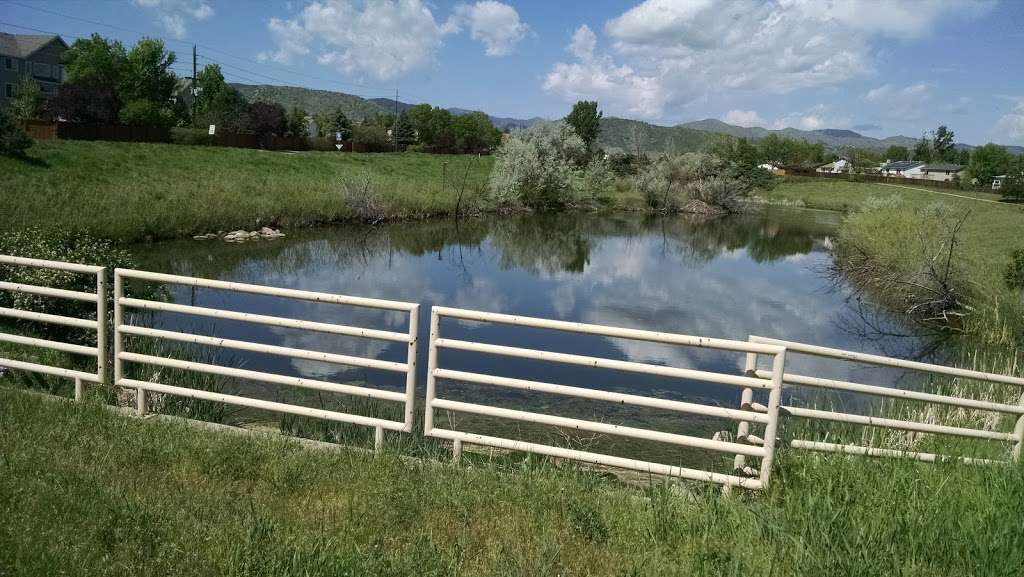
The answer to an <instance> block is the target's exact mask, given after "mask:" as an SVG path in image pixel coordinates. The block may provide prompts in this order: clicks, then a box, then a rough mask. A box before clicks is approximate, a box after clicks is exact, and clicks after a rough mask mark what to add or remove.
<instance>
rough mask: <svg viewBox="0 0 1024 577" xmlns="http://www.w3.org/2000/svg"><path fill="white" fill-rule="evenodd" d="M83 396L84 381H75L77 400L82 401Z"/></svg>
mask: <svg viewBox="0 0 1024 577" xmlns="http://www.w3.org/2000/svg"><path fill="white" fill-rule="evenodd" d="M82 396H83V391H82V379H75V400H76V401H81V400H82Z"/></svg>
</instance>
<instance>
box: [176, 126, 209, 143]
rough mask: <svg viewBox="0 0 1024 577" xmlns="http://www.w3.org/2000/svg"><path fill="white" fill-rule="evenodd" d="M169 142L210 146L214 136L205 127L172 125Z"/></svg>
mask: <svg viewBox="0 0 1024 577" xmlns="http://www.w3.org/2000/svg"><path fill="white" fill-rule="evenodd" d="M171 142H173V143H174V144H187V145H191V146H211V145H213V144H214V137H213V136H210V133H209V131H208V130H206V129H202V128H183V127H174V128H172V129H171Z"/></svg>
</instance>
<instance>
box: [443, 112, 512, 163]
mask: <svg viewBox="0 0 1024 577" xmlns="http://www.w3.org/2000/svg"><path fill="white" fill-rule="evenodd" d="M452 130H453V132H454V136H455V147H456V149H457V150H458V151H459V152H464V153H473V152H481V151H483V150H488V149H490V148H494V147H496V146H497V145H498V143H499V142H500V141H501V131H500V130H498V129H497V128H495V127H494V124H492V123H491V118H490V117H489V116H487V115H486V114H484V113H483V112H469V113H467V114H461V115H459V116H456V117H455V119H454V121H453V123H452Z"/></svg>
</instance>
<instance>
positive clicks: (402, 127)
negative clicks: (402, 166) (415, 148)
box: [394, 110, 416, 146]
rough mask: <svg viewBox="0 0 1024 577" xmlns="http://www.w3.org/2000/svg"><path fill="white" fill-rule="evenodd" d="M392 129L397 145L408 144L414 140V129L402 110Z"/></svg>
mask: <svg viewBox="0 0 1024 577" xmlns="http://www.w3.org/2000/svg"><path fill="white" fill-rule="evenodd" d="M394 130H395V132H394V134H395V137H396V138H397V139H398V144H399V146H408V145H410V144H413V143H415V142H416V129H414V128H413V127H412V122H411V121H410V120H409V115H408V114H406V112H405V111H404V110H403V111H402V112H401V113H399V115H398V120H397V121H396V122H395V129H394Z"/></svg>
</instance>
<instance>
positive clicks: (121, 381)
mask: <svg viewBox="0 0 1024 577" xmlns="http://www.w3.org/2000/svg"><path fill="white" fill-rule="evenodd" d="M127 279H134V280H138V281H144V282H149V283H159V284H172V285H182V286H191V287H199V288H208V289H214V290H223V291H230V292H238V293H245V294H254V295H264V296H273V297H281V298H287V299H292V300H301V301H310V302H316V303H324V304H331V305H347V306H353V307H361V308H372V309H380V310H385V311H396V312H402V313H406V314H407V315H408V330H407V331H406V332H392V331H382V330H376V329H369V328H363V327H351V326H346V325H340V324H334V323H325V322H318V321H307V320H301V319H292V318H286V317H275V316H268V315H260V314H252V313H244V312H237V311H228V310H220V309H214V308H206V307H197V306H189V305H179V304H173V303H166V302H161V301H154V300H145V299H138V298H128V297H126V296H125V292H124V284H125V281H126V280H127ZM114 296H115V308H114V330H115V333H114V375H115V377H114V378H115V382H116V383H117V385H118V386H121V387H124V388H127V389H134V390H135V391H136V406H137V410H138V412H139V414H140V415H141V414H145V412H146V410H147V403H146V394H147V392H153V393H160V394H165V395H177V396H183V397H188V398H193V399H201V400H207V401H215V402H222V403H226V404H230V405H236V406H242V407H249V408H254V409H262V410H267V411H274V412H279V413H285V414H292V415H300V416H307V417H314V418H319V419H326V420H330V421H338V422H344V423H351V424H355V425H363V426H368V427H374V428H375V429H376V434H375V445H376V446H377V447H378V448H379V447H380V444H381V442H382V441H383V431H384V430H392V431H402V432H410V431H412V427H413V420H414V419H413V417H414V412H413V411H414V406H415V405H414V398H415V387H416V349H417V331H418V328H419V305H418V304H414V303H404V302H399V301H388V300H380V299H371V298H363V297H353V296H345V295H337V294H330V293H320V292H311V291H304V290H295V289H285V288H273V287H266V286H260V285H251V284H244V283H237V282H227V281H219V280H210V279H200V278H194V277H184V276H178V275H170V274H163V273H155V272H144V271H137V270H126V269H117V270H115V271H114ZM126 309H138V310H149V311H161V312H172V313H179V314H185V315H192V316H200V317H206V318H214V319H220V320H231V321H240V322H245V323H250V324H259V325H266V326H275V327H284V328H291V329H299V330H307V331H313V332H321V333H329V334H336V335H343V336H349V337H356V338H367V339H377V340H385V341H388V342H401V343H405V344H406V345H407V347H408V351H407V354H406V360H405V362H394V361H383V360H378V359H374V358H366V357H357V356H351V355H341V354H334V353H330V352H325V351H312V350H306V349H300V348H294V347H283V346H276V345H268V344H264V343H257V342H250V341H243V340H235V339H226V338H220V337H213V336H206V335H195V334H191V333H183V332H178V331H168V330H161V329H155V328H149V327H143V326H137V325H132V324H129V323H126V322H125V310H126ZM129 335H130V336H136V337H146V338H150V339H155V340H157V341H173V342H181V343H190V344H195V345H201V346H208V347H215V348H222V349H232V350H239V351H248V352H256V353H263V354H268V355H276V356H282V357H288V358H293V359H303V360H311V361H319V362H324V363H330V364H335V365H343V366H351V367H362V368H371V369H380V370H384V371H391V372H397V373H404V374H405V375H406V379H405V384H406V386H405V390H404V391H403V392H395V391H386V390H380V389H374V388H370V387H365V386H357V385H348V384H341V383H332V382H327V381H321V380H316V379H307V378H300V377H292V376H287V375H280V374H275V373H268V372H262V371H254V370H247V369H240V368H233V367H225V366H220V365H214V364H207V363H199V362H193V361H187V360H181V359H174V358H168V357H163V356H155V355H147V354H141V353H135V352H129V351H126V350H124V349H125V338H124V337H125V336H129ZM126 362H128V363H139V364H145V365H151V366H157V367H165V368H171V369H180V370H184V371H192V372H198V373H203V374H210V375H219V376H224V377H231V378H237V379H244V380H250V381H257V382H263V383H269V384H277V385H284V386H289V387H296V388H303V389H310V390H316V391H325V392H330V393H340V394H344V395H350V396H355V397H363V398H368V399H378V400H383V401H391V402H398V403H402V404H403V409H404V410H403V415H404V416H403V420H402V421H392V420H388V419H384V418H377V417H366V416H361V415H355V414H350V413H345V412H340V411H328V410H323V409H314V408H310V407H304V406H300V405H293V404H288V403H281V402H272V401H266V400H261V399H253V398H248V397H243V396H239V395H228V394H223V393H218V392H211V391H203V390H195V389H190V388H187V387H178V386H172V385H168V384H166V383H157V382H148V381H141V380H137V379H129V378H125V376H124V366H123V363H126Z"/></svg>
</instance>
